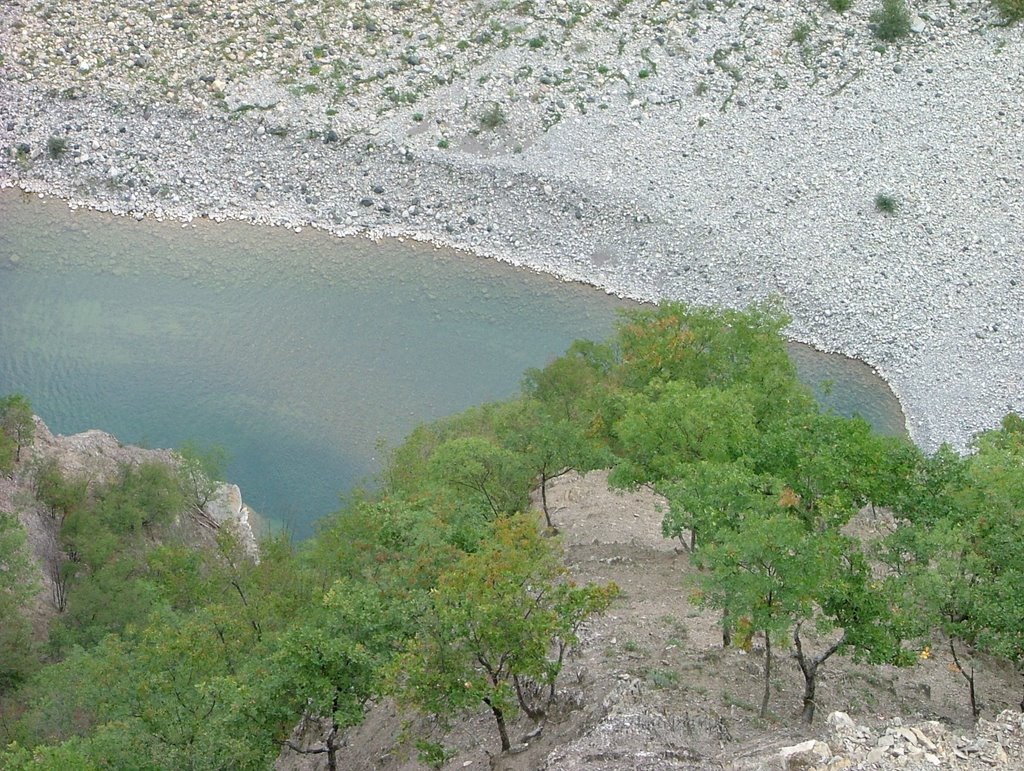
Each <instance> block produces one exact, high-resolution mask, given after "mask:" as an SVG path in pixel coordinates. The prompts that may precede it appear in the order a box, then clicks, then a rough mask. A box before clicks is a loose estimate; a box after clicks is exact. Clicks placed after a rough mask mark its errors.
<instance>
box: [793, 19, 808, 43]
mask: <svg viewBox="0 0 1024 771" xmlns="http://www.w3.org/2000/svg"><path fill="white" fill-rule="evenodd" d="M810 35H811V25H810V24H808V23H807V22H806V21H802V22H800V23H799V24H797V25H795V26H794V27H793V32H792V33H790V39H791V40H792V41H793V42H794V43H805V42H807V38H808V37H810Z"/></svg>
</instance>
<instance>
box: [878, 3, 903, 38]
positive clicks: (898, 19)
mask: <svg viewBox="0 0 1024 771" xmlns="http://www.w3.org/2000/svg"><path fill="white" fill-rule="evenodd" d="M871 23H872V24H873V25H874V27H875V37H877V38H878V39H879V40H885V41H886V42H889V43H891V42H893V41H894V40H899V39H900V38H904V37H906V36H907V35H909V34H910V11H909V10H908V9H907V3H906V0H882V4H881V6H879V7H878V8H877V9H875V10H874V11H872V12H871Z"/></svg>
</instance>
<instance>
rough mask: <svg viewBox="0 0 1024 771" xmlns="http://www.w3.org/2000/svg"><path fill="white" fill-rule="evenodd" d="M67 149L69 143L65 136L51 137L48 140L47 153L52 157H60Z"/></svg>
mask: <svg viewBox="0 0 1024 771" xmlns="http://www.w3.org/2000/svg"><path fill="white" fill-rule="evenodd" d="M67 149H68V143H67V140H66V139H64V137H50V138H49V139H47V140H46V154H47V155H49V156H50V157H51V158H60V157H61V156H62V155H63V154H64V151H65V150H67Z"/></svg>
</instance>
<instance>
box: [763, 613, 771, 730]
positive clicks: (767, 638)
mask: <svg viewBox="0 0 1024 771" xmlns="http://www.w3.org/2000/svg"><path fill="white" fill-rule="evenodd" d="M771 688H772V636H771V635H770V634H769V633H768V631H767V630H765V633H764V696H762V697H761V719H762V720H765V719H766V718H767V717H768V699H769V697H770V696H771Z"/></svg>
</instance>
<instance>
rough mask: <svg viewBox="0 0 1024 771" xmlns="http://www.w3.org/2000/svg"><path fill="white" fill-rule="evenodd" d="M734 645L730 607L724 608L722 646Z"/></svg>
mask: <svg viewBox="0 0 1024 771" xmlns="http://www.w3.org/2000/svg"><path fill="white" fill-rule="evenodd" d="M730 645H732V630H731V629H730V628H729V609H728V608H723V609H722V647H723V648H728V647H729V646H730Z"/></svg>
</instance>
